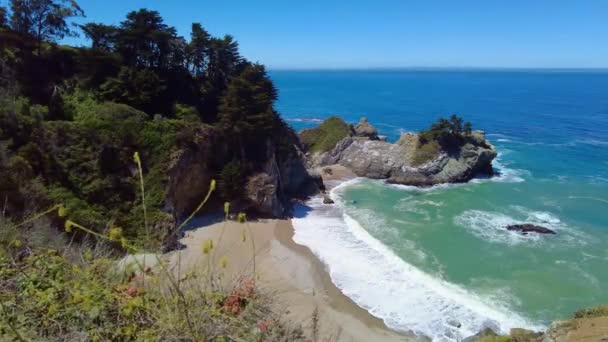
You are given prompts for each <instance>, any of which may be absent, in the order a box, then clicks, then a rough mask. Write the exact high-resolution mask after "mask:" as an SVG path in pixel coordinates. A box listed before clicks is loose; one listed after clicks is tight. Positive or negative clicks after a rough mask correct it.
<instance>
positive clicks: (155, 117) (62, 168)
mask: <svg viewBox="0 0 608 342" xmlns="http://www.w3.org/2000/svg"><path fill="white" fill-rule="evenodd" d="M83 15H84V13H83V11H82V9H81V8H80V7H78V5H77V4H76V2H74V1H67V0H30V1H24V0H11V1H10V3H9V6H8V7H7V8H5V7H0V52H1V54H0V201H1V203H0V208H2V213H3V215H5V216H7V217H12V218H15V219H19V218H21V217H24V215H25V214H27V213H30V212H34V211H39V210H41V209H43V208H47V207H49V206H51V205H52V204H55V203H59V202H61V203H64V204H65V206H66V207H67V209H68V210H69V211H70V213H71V217H73V218H74V219H75V220H78V222H81V223H82V224H85V225H87V226H88V227H92V228H93V229H95V230H97V231H100V230H103V229H105V228H107V227H108V226H110V225H112V224H119V225H121V226H123V227H125V233H126V234H127V235H129V236H131V237H136V236H137V235H138V234H141V232H142V229H141V227H142V226H143V222H142V220H141V218H140V217H141V215H140V214H141V212H140V211H141V209H139V208H141V206H140V205H139V202H138V201H139V197H138V196H137V194H138V192H137V191H138V190H137V189H138V186H137V180H136V178H135V177H133V171H134V169H133V165H132V162H131V161H132V156H133V153H134V152H135V151H138V152H139V153H140V155H141V160H142V161H143V169H144V173H145V175H146V176H145V178H146V179H145V181H146V184H147V192H148V193H147V194H146V206H147V208H148V210H149V213H148V214H149V216H150V221H151V222H150V224H151V225H153V226H155V227H157V228H158V229H155V230H153V234H155V236H154V237H155V239H154V240H155V241H158V240H160V239H162V237H163V236H164V235H166V234H167V231H168V230H170V229H171V227H172V224H171V221H172V220H173V219H174V218H172V217H171V215H170V213H166V212H165V211H164V210H163V209H164V199H165V193H164V192H165V191H166V189H165V188H166V182H167V172H166V171H167V165H169V163H170V160H171V156H172V155H174V154H175V153H176V152H177V151H180V150H182V149H186V148H190V147H192V146H193V144H194V140H195V136H196V132H197V131H198V130H200V129H202V128H205V129H209V130H213V131H214V132H215V134H216V135H217V136H219V137H224V138H225V139H221V140H222V141H224V142H225V143H226V144H227V145H228V146H227V148H226V149H225V151H224V155H223V156H222V158H217V162H216V163H215V164H214V165H211V166H210V167H212V172H215V173H216V175H217V177H219V179H218V181H219V184H220V185H221V186H220V188H221V189H220V190H221V192H220V193H221V194H222V195H223V198H224V200H235V199H238V198H239V197H240V196H242V188H243V187H242V183H243V179H244V177H245V176H247V175H248V174H251V173H252V172H255V171H256V169H257V168H259V167H260V164H261V163H262V162H263V161H264V160H265V159H264V158H266V156H267V155H268V153H269V150H271V151H270V152H272V153H276V154H281V153H282V154H285V153H290V150H289V149H290V144H289V141H285V140H286V139H289V137H291V135H292V132H291V131H290V129H289V128H288V126H287V125H286V124H285V123H284V122H283V121H282V120H281V119H280V117H279V115H278V114H277V113H276V112H275V111H274V109H273V102H274V100H275V99H276V94H277V93H276V90H275V88H274V86H273V84H272V82H271V81H270V79H269V78H268V76H267V75H266V71H265V68H264V66H262V65H259V64H254V63H251V62H249V61H247V60H246V59H244V58H243V57H242V56H241V55H240V54H239V51H238V44H237V43H236V41H235V40H234V39H233V38H232V37H231V36H229V35H227V36H224V37H221V38H218V37H213V36H211V35H210V34H209V33H208V32H207V31H206V30H205V29H204V28H203V26H202V25H201V24H199V23H193V24H192V30H191V34H190V37H189V39H186V38H184V37H181V36H178V35H177V32H176V30H175V28H174V27H171V26H169V25H167V24H166V23H165V22H164V20H163V18H162V17H161V16H160V14H159V13H158V12H155V11H150V10H147V9H141V10H138V11H133V12H130V13H128V14H127V15H126V18H125V19H124V20H123V21H122V22H121V23H120V24H119V25H117V26H113V25H105V24H103V23H87V24H85V25H81V26H79V27H77V29H78V30H79V31H81V33H82V34H84V35H85V36H86V37H87V38H88V40H89V41H90V47H71V46H61V45H58V44H57V41H59V40H60V39H62V38H63V37H65V36H69V35H75V34H77V32H75V31H73V30H72V28H73V27H74V26H72V25H70V23H69V20H70V19H71V18H73V17H76V16H83ZM266 137H275V138H274V139H273V140H271V141H268V139H266ZM192 209H193V208H192ZM52 224H54V225H56V226H61V224H62V220H61V219H59V218H55V219H53V220H52Z"/></svg>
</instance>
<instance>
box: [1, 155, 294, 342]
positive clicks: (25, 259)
mask: <svg viewBox="0 0 608 342" xmlns="http://www.w3.org/2000/svg"><path fill="white" fill-rule="evenodd" d="M134 162H135V164H136V167H137V170H138V172H137V173H138V178H139V184H138V185H139V187H140V189H139V190H140V195H141V197H142V198H143V197H144V191H145V189H144V187H145V183H144V175H143V171H142V169H141V160H140V158H139V154H135V156H134ZM214 190H215V181H212V183H211V185H210V187H209V191H208V193H207V196H205V198H204V199H203V200H202V202H201V203H200V205H199V206H198V208H197V209H196V210H195V211H194V212H193V213H192V214H191V215H190V216H189V217H188V218H187V219H186V220H185V221H184V223H182V224H181V225H180V226H179V227H177V228H176V230H175V232H178V231H179V230H180V229H181V228H182V227H183V226H184V225H185V224H186V223H187V222H188V221H189V220H190V219H191V218H192V217H194V216H195V215H196V213H197V212H198V211H199V210H200V209H201V208H202V207H203V206H204V205H205V203H207V201H208V200H209V198H210V197H211V195H212V194H213V192H214ZM145 203H146V202H145V201H144V200H142V204H143V206H142V211H141V213H142V215H143V217H142V218H141V221H142V223H143V224H144V225H145V229H146V230H148V225H147V223H148V220H147V215H148V214H147V211H146V210H145ZM225 210H226V216H227V217H228V216H229V214H230V206H229V204H226V206H225ZM47 217H50V218H51V219H53V220H65V222H66V224H65V233H63V234H57V233H56V231H55V230H54V229H53V228H51V224H50V221H48V219H47ZM237 217H238V221H239V222H242V223H243V224H246V219H245V215H244V214H239V215H238V216H237ZM244 232H245V230H244ZM76 233H78V234H76ZM77 236H80V237H81V238H82V241H80V242H75V241H74V240H75V238H76V237H77ZM246 240H249V241H250V242H249V243H252V244H253V238H252V237H249V238H248V239H246V238H243V243H246ZM218 243H219V242H218ZM138 246H149V244H147V243H145V242H141V241H132V240H128V239H127V238H126V237H125V236H123V235H122V229H121V228H119V227H111V228H110V229H107V231H105V232H101V233H100V232H95V231H92V230H90V229H88V228H86V227H85V226H82V225H80V224H78V223H76V222H74V221H72V220H71V219H70V213H69V212H68V211H67V210H66V207H65V206H63V205H61V204H59V205H55V206H53V207H51V208H50V209H48V210H45V211H43V212H41V213H39V214H36V215H33V216H31V217H30V218H29V219H26V220H24V221H23V222H22V223H20V224H12V223H11V222H10V221H8V220H6V219H5V218H4V217H0V340H4V339H8V340H16V341H30V340H32V341H38V340H68V341H106V340H120V341H152V340H163V341H164V340H169V341H177V340H179V341H262V340H271V341H297V340H301V339H302V338H303V335H302V331H301V329H300V328H299V326H297V325H293V326H292V325H291V324H289V323H286V322H284V321H283V320H282V319H281V317H280V315H277V314H275V313H273V311H272V310H271V309H270V308H271V304H272V301H271V298H270V297H269V296H268V295H265V294H264V293H262V292H260V291H259V289H258V288H257V287H256V283H255V279H254V278H255V255H252V267H253V273H252V274H253V276H252V277H253V278H250V279H241V281H238V282H237V283H234V284H230V285H229V286H222V285H219V284H217V282H215V281H214V279H217V278H219V277H221V274H218V273H221V270H222V269H223V268H225V266H223V265H225V264H226V261H225V259H224V258H221V259H219V260H218V259H217V258H216V256H215V255H214V248H213V241H209V242H208V243H206V246H204V248H203V249H202V251H201V253H202V254H203V257H204V258H206V260H207V267H206V268H205V267H203V270H202V271H201V270H197V271H196V272H188V274H185V275H184V274H182V270H181V258H178V262H177V265H173V266H177V267H176V268H177V272H175V271H174V269H169V265H167V264H166V261H165V260H163V259H162V257H158V255H159V254H158V252H157V253H156V254H155V255H156V257H155V258H156V260H155V261H156V264H157V267H153V268H149V267H146V266H145V264H144V265H142V264H141V263H140V262H139V261H136V262H135V266H136V267H135V268H134V269H130V268H125V269H121V268H120V267H118V266H117V265H118V261H119V260H120V256H122V255H124V254H123V253H122V252H120V251H127V252H130V253H142V252H144V251H143V250H141V249H139V248H140V247H138ZM236 248H238V246H237V247H236ZM253 250H254V251H255V247H254V248H253ZM152 252H154V251H152ZM177 253H179V254H178V256H181V252H179V251H178V252H177ZM144 258H145V257H144ZM134 260H138V259H137V258H134ZM144 260H145V259H144ZM144 262H145V261H144ZM216 264H217V265H216Z"/></svg>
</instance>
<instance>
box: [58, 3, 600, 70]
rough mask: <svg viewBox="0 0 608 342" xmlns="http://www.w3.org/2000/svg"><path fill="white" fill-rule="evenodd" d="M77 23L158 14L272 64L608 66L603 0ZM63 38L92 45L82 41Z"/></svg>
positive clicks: (102, 14)
mask: <svg viewBox="0 0 608 342" xmlns="http://www.w3.org/2000/svg"><path fill="white" fill-rule="evenodd" d="M78 3H79V4H80V6H81V7H82V8H83V9H84V11H85V13H86V16H87V17H86V18H84V19H79V22H90V21H94V22H103V23H106V24H119V23H120V21H122V20H123V19H124V17H125V14H126V13H127V12H129V11H132V10H137V9H139V8H148V9H153V10H157V11H159V12H160V14H161V15H162V16H163V18H165V21H166V23H167V24H169V25H171V26H175V27H176V28H177V31H178V33H179V34H180V35H182V36H184V37H188V36H189V34H190V25H191V23H192V22H200V23H202V24H203V26H204V27H205V28H206V29H207V30H208V31H209V32H210V33H212V34H213V35H217V36H222V35H224V34H231V35H233V36H234V37H235V38H236V39H237V41H238V42H239V45H240V48H241V52H242V54H243V55H244V56H245V57H247V58H248V59H250V60H252V61H255V62H260V63H262V64H265V65H267V66H268V67H269V68H271V69H325V68H328V69H335V68H337V69H349V68H397V67H431V68H436V67H439V68H444V67H445V68H449V67H480V68H495V67H498V68H500V67H504V68H608V1H607V0H510V1H509V0H476V1H473V0H443V1H440V0H367V1H364V0H340V1H338V0H324V1H323V0H299V1H296V0H214V1H208V0H172V1H168V0H148V1H144V0H103V1H100V0H78ZM64 42H66V43H70V44H76V45H86V44H87V41H86V40H85V39H84V37H81V38H70V39H66V40H65V41H64Z"/></svg>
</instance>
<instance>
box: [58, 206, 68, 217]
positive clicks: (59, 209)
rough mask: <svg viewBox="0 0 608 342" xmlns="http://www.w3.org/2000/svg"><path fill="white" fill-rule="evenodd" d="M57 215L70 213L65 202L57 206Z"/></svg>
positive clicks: (64, 215)
mask: <svg viewBox="0 0 608 342" xmlns="http://www.w3.org/2000/svg"><path fill="white" fill-rule="evenodd" d="M57 215H59V217H66V216H67V215H68V210H67V209H66V208H65V206H64V205H63V204H60V205H59V207H58V208H57Z"/></svg>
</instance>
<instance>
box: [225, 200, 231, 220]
mask: <svg viewBox="0 0 608 342" xmlns="http://www.w3.org/2000/svg"><path fill="white" fill-rule="evenodd" d="M224 214H226V217H228V215H230V202H225V203H224Z"/></svg>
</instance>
